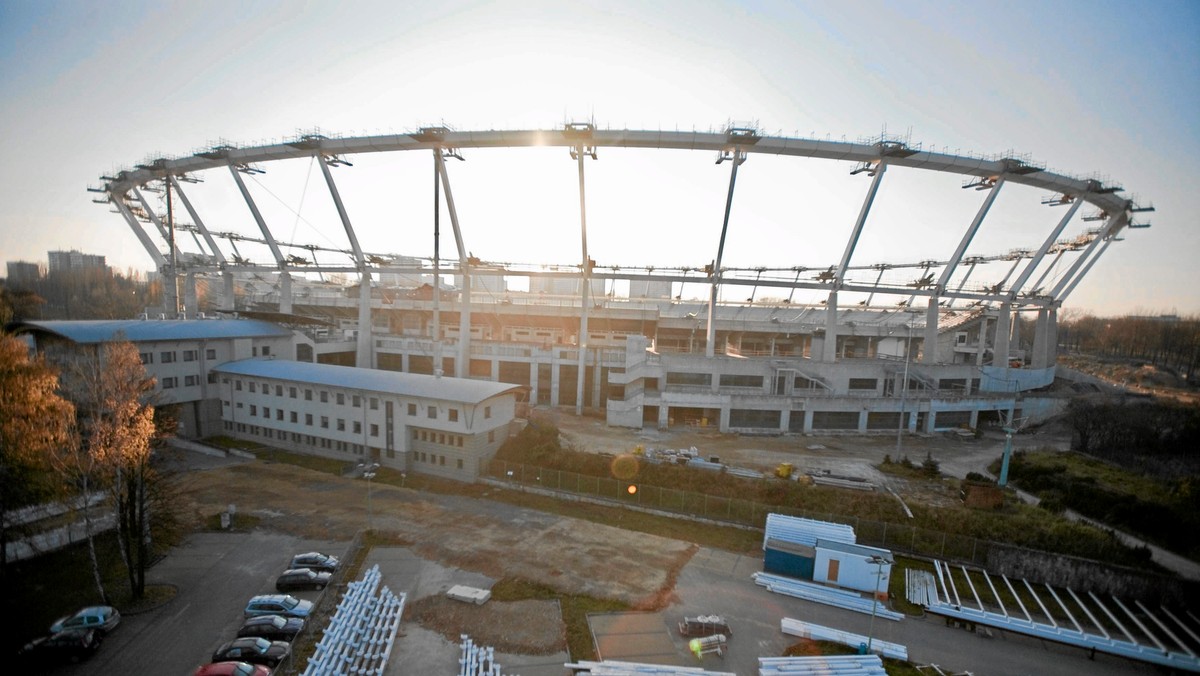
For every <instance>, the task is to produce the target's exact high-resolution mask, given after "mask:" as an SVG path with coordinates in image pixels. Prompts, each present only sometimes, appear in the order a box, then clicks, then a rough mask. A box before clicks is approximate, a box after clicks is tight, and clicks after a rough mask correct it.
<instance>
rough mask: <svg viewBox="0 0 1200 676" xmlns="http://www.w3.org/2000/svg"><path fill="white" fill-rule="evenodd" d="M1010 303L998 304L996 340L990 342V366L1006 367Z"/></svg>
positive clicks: (1010, 316) (1009, 332) (1010, 325)
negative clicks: (991, 346)
mask: <svg viewBox="0 0 1200 676" xmlns="http://www.w3.org/2000/svg"><path fill="white" fill-rule="evenodd" d="M1012 320H1013V317H1012V304H1011V303H1008V302H1004V303H1001V304H1000V308H999V310H998V314H997V315H996V340H995V341H993V342H992V345H993V348H992V366H1003V367H1005V368H1007V367H1008V346H1009V338H1010V335H1011V332H1012Z"/></svg>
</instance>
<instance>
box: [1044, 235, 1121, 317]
mask: <svg viewBox="0 0 1200 676" xmlns="http://www.w3.org/2000/svg"><path fill="white" fill-rule="evenodd" d="M1123 216H1124V214H1123V213H1118V214H1113V215H1112V216H1110V217H1109V218H1108V221H1106V222H1105V224H1104V227H1103V228H1101V230H1100V233H1099V234H1097V235H1096V237H1095V238H1093V239H1092V241H1091V243H1090V244H1088V246H1087V248H1086V249H1084V251H1083V253H1081V254H1079V258H1077V259H1075V262H1074V263H1073V264H1072V265H1071V269H1070V270H1067V274H1065V275H1063V277H1062V279H1060V280H1059V281H1058V284H1057V285H1055V287H1054V290H1053V291H1051V292H1050V296H1051V297H1053V298H1054V300H1056V301H1058V302H1059V303H1061V302H1062V300H1063V297H1062V296H1061V295H1059V294H1061V293H1062V292H1063V290H1064V289H1065V288H1066V287H1067V285H1068V284H1071V286H1072V287H1074V284H1072V281H1073V280H1075V279H1078V278H1081V277H1083V276H1084V275H1086V274H1087V270H1084V271H1083V272H1082V273H1080V268H1082V267H1083V265H1084V263H1087V261H1088V259H1089V256H1091V255H1092V252H1094V251H1096V247H1097V246H1098V245H1099V244H1100V241H1101V240H1105V242H1106V243H1105V245H1104V246H1106V247H1107V246H1108V244H1107V242H1108V241H1109V237H1110V235H1111V234H1113V233H1115V231H1116V230H1117V225H1118V224H1119V223H1120V222H1121V218H1122V217H1123ZM1099 257H1100V254H1099V253H1096V258H1099ZM1093 260H1094V259H1093ZM1088 269H1089V270H1090V269H1091V263H1088ZM1076 273H1080V274H1079V275H1078V277H1076Z"/></svg>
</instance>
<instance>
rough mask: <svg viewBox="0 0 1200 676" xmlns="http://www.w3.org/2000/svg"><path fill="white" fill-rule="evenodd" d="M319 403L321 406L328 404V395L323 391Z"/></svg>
mask: <svg viewBox="0 0 1200 676" xmlns="http://www.w3.org/2000/svg"><path fill="white" fill-rule="evenodd" d="M321 403H322V404H328V403H329V393H328V392H326V391H325V390H321Z"/></svg>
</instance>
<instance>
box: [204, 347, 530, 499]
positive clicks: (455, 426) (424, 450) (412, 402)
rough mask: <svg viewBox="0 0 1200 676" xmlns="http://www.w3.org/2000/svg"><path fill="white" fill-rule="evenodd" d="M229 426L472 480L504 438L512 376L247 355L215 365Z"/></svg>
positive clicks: (233, 431) (286, 442) (240, 432)
mask: <svg viewBox="0 0 1200 676" xmlns="http://www.w3.org/2000/svg"><path fill="white" fill-rule="evenodd" d="M213 371H214V373H215V374H216V375H217V377H218V379H219V382H218V387H219V388H220V399H221V413H222V419H223V424H224V431H225V433H226V434H227V435H229V436H233V437H237V438H240V439H246V440H251V441H256V442H259V443H261V444H264V445H267V446H272V447H276V448H283V449H287V450H292V451H296V452H300V453H307V454H311V455H320V456H323V457H328V458H334V459H338V460H346V461H348V462H377V463H379V464H381V465H383V466H384V467H392V468H394V469H398V470H401V471H415V472H421V473H425V474H433V475H437V476H440V477H444V478H448V479H458V480H463V481H472V480H474V479H475V478H476V477H477V476H479V475H480V474H481V473H483V472H485V471H486V464H487V462H488V461H489V460H490V459H491V458H492V456H493V455H494V454H495V452H496V450H497V449H498V448H499V447H500V445H501V444H503V443H504V440H505V439H507V438H508V434H509V427H510V425H511V424H512V421H513V418H514V416H515V414H516V393H517V391H518V390H519V389H520V388H519V387H517V386H515V385H509V384H506V383H497V382H492V381H487V380H468V379H465V378H443V377H436V376H429V375H422V374H415V373H400V372H395V371H378V370H372V369H359V368H353V367H348V366H335V365H332V364H311V363H306V362H297V361H287V360H282V359H262V358H259V359H244V360H241V361H236V362H230V363H226V364H222V365H220V366H218V367H216V368H215V369H213Z"/></svg>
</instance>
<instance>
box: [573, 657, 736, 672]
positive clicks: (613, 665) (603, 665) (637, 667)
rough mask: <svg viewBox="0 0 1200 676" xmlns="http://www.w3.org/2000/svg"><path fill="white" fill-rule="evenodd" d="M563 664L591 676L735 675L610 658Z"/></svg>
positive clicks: (697, 668) (696, 668)
mask: <svg viewBox="0 0 1200 676" xmlns="http://www.w3.org/2000/svg"><path fill="white" fill-rule="evenodd" d="M563 666H564V667H566V668H568V669H574V670H575V672H574V673H575V674H576V676H579V675H580V674H591V676H644V675H645V674H653V675H654V676H737V674H734V673H731V672H728V671H705V670H704V669H700V668H699V667H673V666H670V665H666V664H643V663H639V662H615V661H612V660H605V661H603V662H588V661H583V662H578V663H575V664H571V663H567V664H564V665H563Z"/></svg>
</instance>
